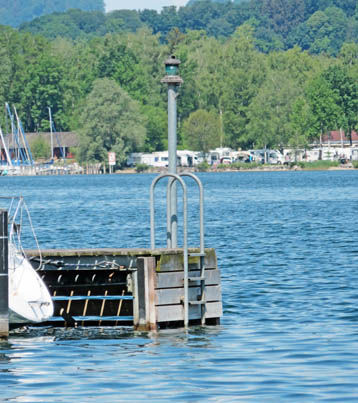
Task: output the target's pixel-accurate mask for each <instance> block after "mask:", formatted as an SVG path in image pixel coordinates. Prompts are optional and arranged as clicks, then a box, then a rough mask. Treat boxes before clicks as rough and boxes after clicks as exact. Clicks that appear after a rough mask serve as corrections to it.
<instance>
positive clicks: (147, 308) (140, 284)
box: [133, 257, 157, 331]
mask: <svg viewBox="0 0 358 403" xmlns="http://www.w3.org/2000/svg"><path fill="white" fill-rule="evenodd" d="M155 267H156V262H155V258H154V257H139V258H138V259H137V273H136V276H134V282H135V285H134V289H135V295H134V306H133V322H134V328H135V329H136V330H144V331H148V330H156V329H157V324H156V322H157V321H156V311H155Z"/></svg>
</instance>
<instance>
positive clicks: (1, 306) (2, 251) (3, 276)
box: [0, 209, 9, 338]
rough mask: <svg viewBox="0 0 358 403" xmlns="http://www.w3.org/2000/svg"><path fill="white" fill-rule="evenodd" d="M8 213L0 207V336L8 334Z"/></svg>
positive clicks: (3, 336) (4, 336) (5, 336)
mask: <svg viewBox="0 0 358 403" xmlns="http://www.w3.org/2000/svg"><path fill="white" fill-rule="evenodd" d="M7 226H8V213H7V211H6V210H2V209H0V338H7V337H8V335H9V279H8V270H9V268H8V266H9V263H8V262H9V260H8V253H9V247H8V228H7Z"/></svg>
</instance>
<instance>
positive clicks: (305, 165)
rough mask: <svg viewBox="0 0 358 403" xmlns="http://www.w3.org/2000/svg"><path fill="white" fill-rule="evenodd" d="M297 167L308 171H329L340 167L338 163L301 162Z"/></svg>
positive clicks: (323, 161) (322, 161) (324, 161)
mask: <svg viewBox="0 0 358 403" xmlns="http://www.w3.org/2000/svg"><path fill="white" fill-rule="evenodd" d="M296 165H298V166H299V167H300V168H302V169H307V170H321V169H329V168H336V167H338V166H339V162H338V161H326V160H321V161H313V162H305V161H300V162H298V163H297V164H296Z"/></svg>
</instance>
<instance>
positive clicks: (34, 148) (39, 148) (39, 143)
mask: <svg viewBox="0 0 358 403" xmlns="http://www.w3.org/2000/svg"><path fill="white" fill-rule="evenodd" d="M31 152H32V155H33V157H34V159H35V160H37V159H40V158H43V159H48V158H51V146H50V145H49V144H48V143H47V142H46V140H45V139H44V138H42V137H37V138H36V139H35V140H34V141H33V142H32V143H31Z"/></svg>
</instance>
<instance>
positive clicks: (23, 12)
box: [0, 0, 104, 27]
mask: <svg viewBox="0 0 358 403" xmlns="http://www.w3.org/2000/svg"><path fill="white" fill-rule="evenodd" d="M71 8H78V9H81V10H86V11H93V10H98V11H101V12H103V11H104V1H103V0H31V1H29V0H0V11H1V13H0V23H1V24H4V25H11V26H13V27H17V26H18V25H20V24H21V23H22V22H24V21H30V20H32V19H34V18H36V17H40V16H42V15H45V14H51V13H54V12H63V11H66V10H68V9H71Z"/></svg>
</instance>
